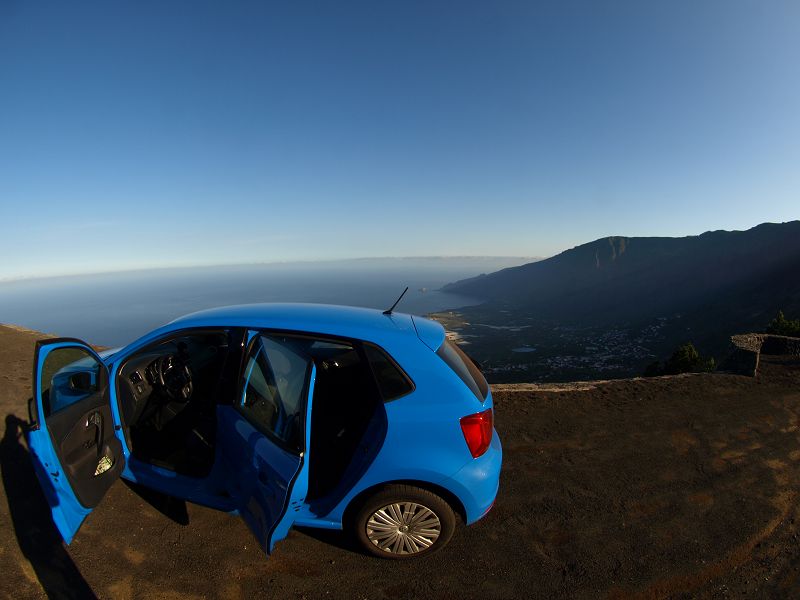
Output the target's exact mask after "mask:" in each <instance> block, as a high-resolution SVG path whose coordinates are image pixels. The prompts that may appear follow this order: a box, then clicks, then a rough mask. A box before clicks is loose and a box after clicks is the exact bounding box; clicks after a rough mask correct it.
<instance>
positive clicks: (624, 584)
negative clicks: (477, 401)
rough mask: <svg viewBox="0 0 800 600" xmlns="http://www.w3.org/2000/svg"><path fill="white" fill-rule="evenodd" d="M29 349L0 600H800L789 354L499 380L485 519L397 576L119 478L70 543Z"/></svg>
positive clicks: (319, 543) (15, 356) (11, 451)
mask: <svg viewBox="0 0 800 600" xmlns="http://www.w3.org/2000/svg"><path fill="white" fill-rule="evenodd" d="M35 337H36V336H35V334H33V333H31V332H25V331H21V330H14V329H10V328H7V327H2V326H0V414H1V415H3V416H4V417H5V429H4V434H3V437H2V441H1V442H0V468H1V469H2V481H3V489H2V492H1V493H2V498H0V597H8V598H12V597H13V598H42V597H47V596H48V595H49V596H50V597H57V598H60V597H92V596H97V597H101V598H153V597H157V598H242V597H254V596H257V597H267V598H269V597H276V598H443V599H444V598H454V599H455V598H459V599H461V598H481V599H485V598H602V597H610V598H650V597H656V598H657V597H677V598H683V597H725V598H728V597H733V598H742V597H800V580H799V579H798V576H799V575H800V548H799V547H798V541H799V538H798V536H800V511H799V510H798V494H800V362H798V361H797V360H795V359H790V358H788V357H763V359H762V370H761V373H760V374H759V376H758V377H756V378H748V377H741V376H733V375H719V374H714V375H692V376H683V377H671V378H658V379H652V380H626V381H619V382H603V383H597V384H588V385H587V384H581V385H579V386H573V387H570V386H560V387H559V386H549V387H544V388H542V387H538V386H533V385H528V386H522V387H516V388H515V387H509V386H497V388H496V391H495V401H496V420H497V429H498V431H499V432H500V435H501V437H502V440H503V445H504V449H505V457H504V465H503V475H502V483H501V490H500V495H499V497H498V500H497V504H496V506H495V508H494V510H493V511H492V512H491V513H490V514H489V516H487V517H486V518H485V519H484V520H482V521H481V522H479V523H478V524H476V525H475V526H473V527H469V528H464V527H461V528H459V529H458V530H457V531H456V535H455V537H454V539H453V540H452V542H451V543H450V545H449V546H448V547H447V548H445V549H444V550H443V551H442V552H440V553H438V554H436V555H433V556H431V557H429V558H427V559H421V560H417V561H406V562H389V561H384V560H379V559H374V558H369V557H367V556H365V555H362V554H360V553H358V552H356V551H354V550H353V549H352V548H351V547H350V546H349V544H348V542H347V541H346V539H345V538H344V537H343V536H342V535H340V534H338V533H325V532H322V533H320V532H316V531H311V530H304V531H293V532H292V533H291V534H290V535H289V537H288V539H287V540H285V541H283V542H281V543H280V544H279V545H278V546H277V548H276V550H275V552H274V554H273V555H272V556H271V557H269V558H265V557H264V555H263V554H262V553H261V551H260V550H259V549H258V548H257V545H256V544H255V543H254V539H253V537H252V536H251V534H250V533H249V531H248V530H247V529H246V527H245V525H244V524H243V523H242V522H240V521H239V520H238V519H237V518H235V517H230V516H228V515H225V514H222V513H218V512H215V511H212V510H208V509H205V508H202V507H198V506H194V505H189V506H188V507H185V506H184V505H183V504H182V503H179V502H172V503H168V504H166V505H165V504H164V503H161V505H160V508H161V510H158V509H157V508H156V507H155V506H154V504H156V505H158V504H159V502H158V501H157V499H153V498H150V501H148V499H146V498H145V496H146V494H145V495H141V494H140V493H137V491H136V490H133V489H131V488H130V487H128V486H127V485H125V484H124V483H122V482H118V483H117V484H115V485H114V486H113V488H112V489H111V491H110V492H109V494H108V495H107V496H106V498H105V499H104V501H103V502H102V503H101V505H100V507H99V508H98V509H97V510H96V511H95V512H94V513H93V514H92V515H90V517H89V518H88V519H87V521H86V522H85V523H84V526H83V528H82V529H81V531H80V533H79V534H78V536H77V538H76V539H75V541H74V542H73V543H72V545H71V546H69V547H66V546H64V545H63V544H62V542H61V540H60V538H59V537H58V533H57V532H56V530H55V528H54V526H53V524H52V521H51V520H50V518H49V511H48V508H47V505H46V503H45V500H44V498H43V496H42V494H41V493H40V492H39V489H38V485H37V482H36V479H35V476H34V474H33V471H32V468H31V466H30V461H29V459H28V454H27V450H26V448H25V444H24V441H23V439H22V438H21V435H20V434H21V430H20V428H21V426H22V425H23V423H22V421H23V420H24V419H26V409H25V405H26V401H27V399H28V398H29V397H30V372H31V360H32V353H33V341H34V339H35ZM151 502H152V503H151ZM165 513H166V514H165ZM167 514H169V515H171V517H168V516H167ZM182 523H183V524H182Z"/></svg>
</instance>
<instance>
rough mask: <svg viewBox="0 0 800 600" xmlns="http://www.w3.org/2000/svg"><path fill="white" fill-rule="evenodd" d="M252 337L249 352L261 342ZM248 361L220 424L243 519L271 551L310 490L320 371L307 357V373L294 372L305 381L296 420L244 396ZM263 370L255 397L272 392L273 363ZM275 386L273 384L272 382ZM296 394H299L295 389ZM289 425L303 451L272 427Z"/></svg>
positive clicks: (249, 370)
mask: <svg viewBox="0 0 800 600" xmlns="http://www.w3.org/2000/svg"><path fill="white" fill-rule="evenodd" d="M254 338H256V336H255V334H254V335H251V336H250V340H251V342H253V343H252V344H251V348H252V347H253V346H254V345H256V344H258V340H257V339H256V340H255V341H253V339H254ZM250 352H252V350H251V351H250ZM250 358H251V359H250V360H248V361H246V362H247V365H246V366H245V368H244V371H243V374H242V377H243V382H244V383H243V386H242V387H243V389H242V392H241V394H240V396H239V401H238V402H235V403H234V405H233V406H220V407H219V408H218V422H219V423H220V434H221V444H222V455H223V458H224V460H225V463H226V464H227V465H228V468H229V471H230V478H229V491H230V494H231V496H233V497H234V498H235V500H236V502H237V504H238V508H239V512H240V514H241V516H242V518H243V519H244V521H245V522H246V523H247V525H248V526H249V527H250V529H251V530H252V531H253V533H254V535H255V536H256V538H257V539H258V540H259V542H260V543H261V545H262V547H263V548H264V549H265V551H266V552H267V553H269V552H271V551H272V549H273V547H274V545H275V543H276V542H278V541H280V540H281V539H283V538H284V537H286V535H287V533H288V532H289V529H290V528H291V526H292V524H293V523H294V519H295V515H296V513H297V512H298V511H299V509H300V507H301V506H302V505H303V502H304V501H305V497H306V493H307V490H308V466H307V465H308V454H307V452H306V451H305V449H306V448H307V447H308V443H307V440H308V439H309V436H310V422H311V421H310V412H311V408H312V407H311V398H312V397H313V392H314V379H315V376H316V367H315V366H314V365H313V361H311V360H310V358H309V359H308V360H307V362H306V363H305V366H304V367H303V371H304V372H302V373H300V372H298V373H295V375H296V376H299V377H302V378H303V379H304V384H303V390H302V394H301V396H302V403H303V406H302V411H301V417H302V418H300V417H299V416H298V415H295V416H294V417H292V416H291V415H289V414H287V413H286V411H285V410H284V408H285V407H284V406H282V405H281V406H280V407H276V410H274V411H270V410H267V409H265V408H264V407H263V406H260V405H258V406H255V405H252V409H251V408H250V406H249V405H247V404H246V402H245V397H246V393H247V390H248V389H250V388H248V383H249V382H251V377H252V378H256V377H255V376H254V375H253V369H254V364H253V360H252V357H250ZM262 358H263V357H262ZM295 366H296V364H295ZM263 368H264V370H266V371H269V373H268V374H267V375H264V374H263V373H261V374H259V375H258V378H257V379H258V382H257V383H256V384H254V388H253V390H254V391H255V393H256V395H257V396H258V395H259V393H261V394H268V391H267V388H269V384H268V383H267V379H270V378H272V377H273V375H274V373H273V372H272V369H271V367H270V365H269V364H264V365H263ZM282 381H284V382H285V380H282ZM271 383H275V382H274V380H271ZM278 388H279V386H277V385H276V386H273V388H272V389H273V392H274V390H276V389H278ZM287 389H289V388H287ZM294 390H295V392H296V391H297V388H294ZM295 408H297V407H296V406H295ZM292 419H294V421H292ZM298 419H299V422H298ZM291 422H294V425H292V426H291V428H294V427H297V428H300V430H301V433H300V434H301V436H302V437H301V438H300V439H301V440H302V447H301V448H296V447H292V446H291V445H289V444H286V443H285V442H282V441H281V440H279V439H278V438H277V437H276V436H275V435H274V434H273V433H272V432H271V431H270V429H269V428H270V427H275V428H278V430H280V428H281V427H284V428H288V427H290V426H289V425H288V423H291ZM293 430H295V431H296V429H293Z"/></svg>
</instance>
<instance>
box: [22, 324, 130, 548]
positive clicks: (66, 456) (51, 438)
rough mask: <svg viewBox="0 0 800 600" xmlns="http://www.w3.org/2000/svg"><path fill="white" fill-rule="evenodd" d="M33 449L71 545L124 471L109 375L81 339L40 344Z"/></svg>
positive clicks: (56, 519) (55, 517)
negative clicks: (84, 523)
mask: <svg viewBox="0 0 800 600" xmlns="http://www.w3.org/2000/svg"><path fill="white" fill-rule="evenodd" d="M33 405H34V406H35V407H36V408H35V421H34V422H33V423H32V424H31V427H30V430H29V431H28V434H27V437H28V447H29V448H30V451H31V458H32V460H33V463H34V468H35V471H36V474H37V476H38V477H39V481H40V483H41V485H42V489H43V491H44V493H45V497H46V499H47V501H48V503H49V504H50V508H51V512H52V514H53V520H54V522H55V524H56V526H57V527H58V529H59V531H60V532H61V535H62V537H63V538H64V540H65V541H66V542H67V543H69V542H70V541H71V540H72V538H73V537H74V535H75V533H76V532H77V531H78V529H79V528H80V525H81V523H82V522H83V520H84V519H85V518H86V516H87V515H88V514H89V513H90V512H91V511H92V509H93V508H94V507H95V506H97V504H98V503H99V502H100V500H101V499H102V497H103V495H104V494H105V493H106V491H107V490H108V488H109V487H110V486H111V484H112V483H113V482H114V481H116V480H117V479H118V478H119V476H120V474H121V472H122V470H123V468H124V466H125V457H124V454H123V451H122V444H121V442H120V440H119V439H118V437H117V435H116V433H115V427H114V421H113V416H112V412H111V407H110V404H109V385H108V371H107V369H106V367H105V365H104V364H103V361H102V360H101V359H100V357H99V356H98V355H97V354H96V353H95V352H94V350H93V349H92V348H91V347H90V346H88V345H87V344H85V343H84V342H82V341H80V340H74V339H68V338H58V339H51V340H43V341H39V342H37V344H36V351H35V358H34V381H33Z"/></svg>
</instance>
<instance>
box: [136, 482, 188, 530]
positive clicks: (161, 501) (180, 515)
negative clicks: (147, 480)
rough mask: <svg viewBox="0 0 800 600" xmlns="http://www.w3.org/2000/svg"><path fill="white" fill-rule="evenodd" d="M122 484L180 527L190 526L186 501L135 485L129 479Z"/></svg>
mask: <svg viewBox="0 0 800 600" xmlns="http://www.w3.org/2000/svg"><path fill="white" fill-rule="evenodd" d="M122 482H123V483H124V484H125V485H126V486H128V489H130V490H131V491H132V492H133V493H134V494H136V495H137V496H139V497H140V498H141V499H142V500H144V501H145V502H147V503H148V504H149V505H150V506H152V507H153V508H155V509H156V510H157V511H158V512H160V513H161V514H162V515H164V516H165V517H167V518H168V519H170V520H171V521H174V522H175V523H177V524H178V525H188V524H189V511H188V510H187V508H186V501H185V500H181V499H180V498H175V497H174V496H168V495H167V494H164V493H162V492H157V491H156V490H151V489H150V488H147V487H144V486H143V485H140V484H138V483H133V482H132V481H128V480H127V479H123V480H122Z"/></svg>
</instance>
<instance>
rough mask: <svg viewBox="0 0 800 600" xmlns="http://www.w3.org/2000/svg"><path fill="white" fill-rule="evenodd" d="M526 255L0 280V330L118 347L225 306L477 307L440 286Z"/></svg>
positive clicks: (516, 261) (518, 261)
mask: <svg viewBox="0 0 800 600" xmlns="http://www.w3.org/2000/svg"><path fill="white" fill-rule="evenodd" d="M529 260H530V259H525V258H504V257H490V258H480V257H479V258H388V259H357V260H343V261H326V262H305V263H299V262H298V263H274V264H260V265H237V266H224V267H193V268H170V269H155V270H143V271H128V272H120V273H102V274H92V275H75V276H65V277H51V278H42V279H25V280H17V281H6V282H0V323H13V324H16V325H22V326H24V327H29V328H31V329H35V330H38V331H43V332H46V333H51V334H54V335H58V336H66V337H77V338H80V339H84V340H86V341H88V342H90V343H93V344H99V345H105V346H120V345H124V344H127V343H128V342H131V341H133V340H135V339H136V338H138V337H139V336H141V335H143V334H145V333H147V332H148V331H150V330H151V329H154V328H156V327H158V326H159V325H162V324H164V323H167V322H169V321H171V320H172V319H175V318H177V317H179V316H181V315H184V314H187V313H190V312H194V311H197V310H202V309H205V308H212V307H216V306H225V305H230V304H249V303H254V302H317V303H323V304H346V305H353V306H363V307H370V308H379V309H386V308H389V307H390V306H391V305H392V304H393V303H394V301H395V300H396V299H397V297H398V296H399V295H400V293H401V292H402V291H403V289H404V288H405V287H406V286H408V287H409V290H408V293H407V294H406V295H405V297H404V298H403V300H402V301H401V303H400V304H399V306H398V307H397V309H396V310H398V311H400V312H408V313H412V314H418V315H425V314H428V313H431V312H438V311H442V310H446V309H454V308H459V307H462V306H469V305H474V304H476V303H477V302H478V301H477V300H476V299H474V298H469V297H466V296H459V295H456V294H449V293H445V292H442V291H440V288H441V287H442V286H443V285H445V284H447V283H450V282H453V281H457V280H459V279H464V278H466V277H473V276H475V275H479V274H480V273H490V272H492V271H496V270H498V269H502V268H505V267H509V266H516V265H520V264H523V263H525V262H528V261H529Z"/></svg>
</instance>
